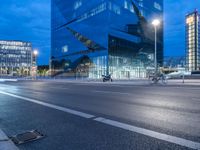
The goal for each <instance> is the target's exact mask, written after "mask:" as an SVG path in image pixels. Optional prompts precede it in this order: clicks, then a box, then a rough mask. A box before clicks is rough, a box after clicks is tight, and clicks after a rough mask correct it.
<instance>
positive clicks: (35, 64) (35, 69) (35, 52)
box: [32, 50, 38, 79]
mask: <svg viewBox="0 0 200 150" xmlns="http://www.w3.org/2000/svg"><path fill="white" fill-rule="evenodd" d="M37 56H38V50H34V51H33V62H32V63H33V67H34V68H33V69H34V72H35V79H36V78H37Z"/></svg>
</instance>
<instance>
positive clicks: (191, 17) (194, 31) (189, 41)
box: [186, 10, 200, 71]
mask: <svg viewBox="0 0 200 150" xmlns="http://www.w3.org/2000/svg"><path fill="white" fill-rule="evenodd" d="M186 64H187V68H188V70H189V71H198V70H200V14H199V13H198V11H197V10H195V11H194V12H192V13H190V14H188V15H186Z"/></svg>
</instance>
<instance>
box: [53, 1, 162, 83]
mask: <svg viewBox="0 0 200 150" xmlns="http://www.w3.org/2000/svg"><path fill="white" fill-rule="evenodd" d="M51 5H52V33H51V34H52V39H51V47H52V50H51V64H50V68H51V70H53V73H54V75H63V76H76V77H77V76H81V77H89V78H101V77H102V75H108V74H111V75H112V77H113V78H117V79H125V78H135V77H145V76H146V72H147V68H149V67H154V64H153V61H154V42H155V40H154V39H155V38H154V37H155V36H154V35H155V34H154V28H153V26H152V24H151V23H152V20H153V19H155V18H158V19H160V20H161V22H162V20H163V0H153V1H149V0H137V1H136V0H92V1H88V0H70V1H66V0H52V4H51ZM157 37H158V38H157V39H158V40H157V46H158V50H157V60H158V64H159V65H160V66H162V63H163V23H161V25H160V27H159V28H158V33H157Z"/></svg>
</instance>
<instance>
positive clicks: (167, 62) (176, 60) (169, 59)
mask: <svg viewBox="0 0 200 150" xmlns="http://www.w3.org/2000/svg"><path fill="white" fill-rule="evenodd" d="M185 60H186V58H185V57H184V56H165V57H164V61H163V67H167V68H177V67H183V68H185V64H186V62H185Z"/></svg>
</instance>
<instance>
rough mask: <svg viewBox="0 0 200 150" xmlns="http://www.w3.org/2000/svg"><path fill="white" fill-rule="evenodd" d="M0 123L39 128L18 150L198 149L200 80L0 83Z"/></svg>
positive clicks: (10, 130) (15, 129)
mask: <svg viewBox="0 0 200 150" xmlns="http://www.w3.org/2000/svg"><path fill="white" fill-rule="evenodd" d="M0 129H1V130H2V131H4V132H5V133H6V135H8V136H11V135H15V134H18V133H22V132H24V131H28V130H32V129H37V130H39V131H41V132H42V133H43V134H45V138H43V139H41V140H38V141H35V142H30V143H26V144H23V145H18V146H17V147H18V148H19V149H20V150H36V149H37V150H47V149H48V150H132V149H136V150H163V149H164V150H165V149H169V150H186V149H200V86H189V85H188V86H180V85H177V86H176V85H170V86H168V85H165V86H163V85H127V84H126V85H123V84H112V83H103V84H102V83H101V84H100V83H87V82H86V83H77V82H76V83H73V82H64V83H62V82H50V81H34V82H32V81H20V82H5V83H0Z"/></svg>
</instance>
